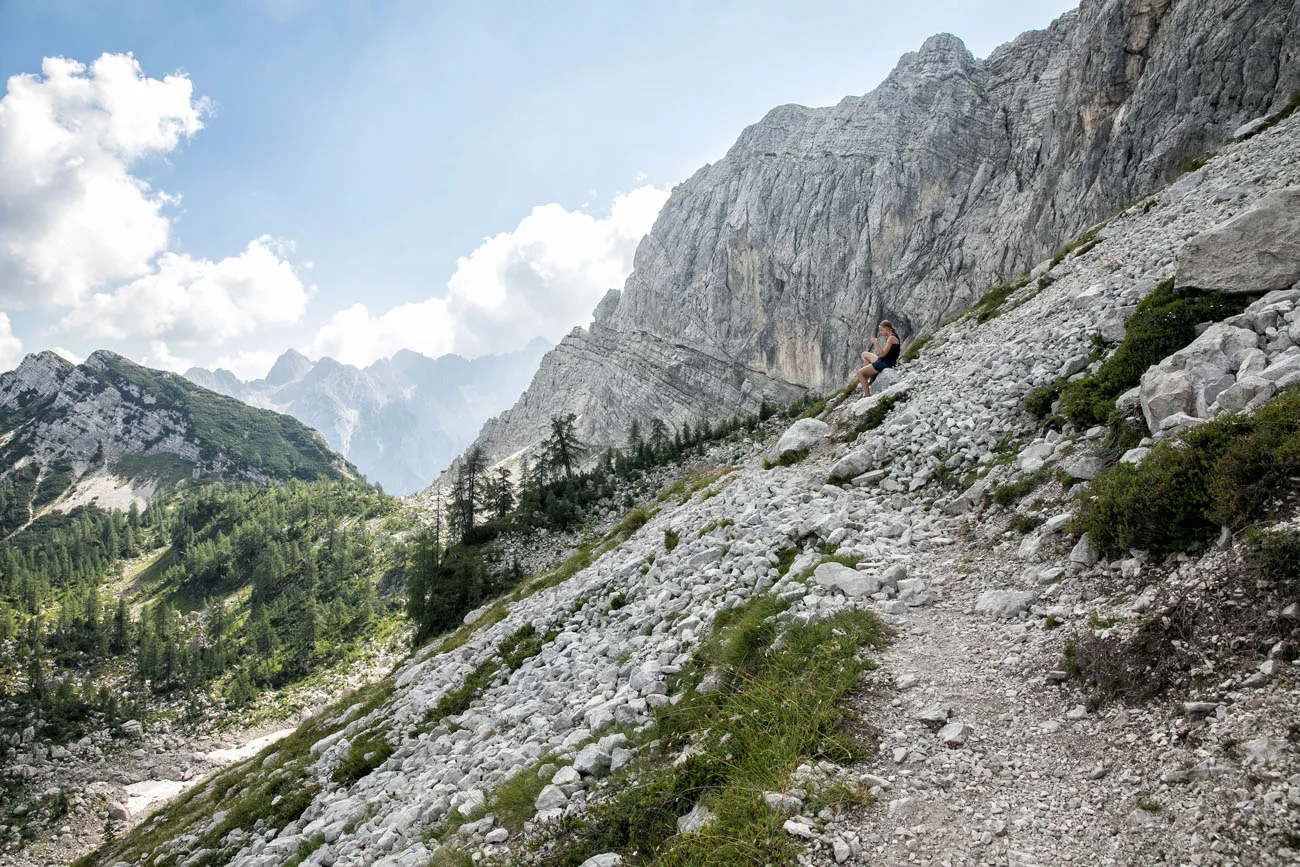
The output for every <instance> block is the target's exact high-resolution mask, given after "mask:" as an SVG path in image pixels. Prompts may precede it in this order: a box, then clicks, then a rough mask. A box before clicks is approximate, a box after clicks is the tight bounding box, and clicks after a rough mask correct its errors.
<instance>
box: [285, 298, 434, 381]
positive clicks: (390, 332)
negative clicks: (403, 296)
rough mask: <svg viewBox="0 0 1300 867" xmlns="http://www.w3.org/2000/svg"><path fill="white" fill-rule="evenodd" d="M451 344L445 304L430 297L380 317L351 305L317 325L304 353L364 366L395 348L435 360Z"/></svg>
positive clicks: (363, 306) (361, 305) (358, 306)
mask: <svg viewBox="0 0 1300 867" xmlns="http://www.w3.org/2000/svg"><path fill="white" fill-rule="evenodd" d="M453 345H454V341H453V335H452V320H451V317H450V316H449V315H448V313H447V302H446V300H445V299H442V298H430V299H429V300H427V301H420V302H417V303H414V304H402V305H400V306H398V307H393V308H392V309H390V310H389V311H388V312H387V313H384V314H383V315H381V316H371V315H370V311H369V310H367V309H366V307H365V305H364V304H353V305H352V306H351V307H347V308H345V309H343V310H340V311H339V312H337V313H335V314H334V315H333V316H332V317H330V321H329V322H327V323H326V324H325V325H323V326H321V328H320V330H319V331H317V332H316V336H315V337H314V338H313V339H312V342H311V346H309V347H308V348H307V350H306V354H307V355H309V356H312V357H314V358H319V357H321V356H325V355H328V356H329V357H330V358H333V359H335V360H336V361H341V362H343V363H344V364H355V365H356V366H358V367H365V366H366V365H368V364H370V363H371V362H373V361H375V360H377V359H380V358H387V357H389V356H391V355H392V354H393V353H394V352H396V351H397V350H399V349H413V350H415V351H416V352H419V353H422V354H424V355H427V356H429V357H430V358H437V357H438V356H439V355H446V354H447V353H448V352H451V351H452V349H453Z"/></svg>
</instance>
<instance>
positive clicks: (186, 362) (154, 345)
mask: <svg viewBox="0 0 1300 867" xmlns="http://www.w3.org/2000/svg"><path fill="white" fill-rule="evenodd" d="M140 364H142V365H144V366H145V367H153V368H156V369H158V370H170V371H172V372H173V373H184V372H185V371H187V370H189V369H190V368H191V367H193V366H194V362H193V361H192V360H191V359H189V358H184V357H182V356H178V355H173V354H172V351H171V349H170V348H168V346H167V344H166V343H164V342H163V341H161V340H153V341H150V343H149V351H148V352H146V353H145V354H144V355H143V356H141V357H140Z"/></svg>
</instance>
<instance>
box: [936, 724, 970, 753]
mask: <svg viewBox="0 0 1300 867" xmlns="http://www.w3.org/2000/svg"><path fill="white" fill-rule="evenodd" d="M974 733H975V729H974V728H972V727H971V726H969V725H967V724H966V723H962V722H954V723H948V724H947V725H946V726H944V727H943V728H941V729H940V730H939V740H941V741H943V745H944V746H946V747H948V748H949V749H957V748H958V747H962V746H965V744H966V741H967V740H969V739H970V736H971V735H972V734H974Z"/></svg>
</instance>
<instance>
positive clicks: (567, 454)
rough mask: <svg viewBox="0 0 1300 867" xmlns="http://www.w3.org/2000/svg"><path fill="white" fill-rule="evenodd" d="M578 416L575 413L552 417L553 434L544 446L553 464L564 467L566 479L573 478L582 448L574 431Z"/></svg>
mask: <svg viewBox="0 0 1300 867" xmlns="http://www.w3.org/2000/svg"><path fill="white" fill-rule="evenodd" d="M577 418H578V417H577V416H576V415H574V414H573V413H568V414H566V415H561V416H554V417H552V418H551V436H550V438H549V439H547V440H546V445H545V447H544V448H545V450H546V455H547V459H548V460H549V461H550V464H551V466H554V467H560V468H563V470H564V477H565V478H566V479H571V478H573V467H574V465H576V464H577V462H578V454H579V450H580V449H581V446H580V445H579V443H578V440H577V437H575V436H574V433H573V424H574V422H575V421H577Z"/></svg>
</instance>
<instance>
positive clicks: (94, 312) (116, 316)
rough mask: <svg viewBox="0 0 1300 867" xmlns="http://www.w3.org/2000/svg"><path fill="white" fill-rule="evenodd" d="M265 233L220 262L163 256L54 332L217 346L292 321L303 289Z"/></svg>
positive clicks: (89, 303) (95, 298) (304, 296)
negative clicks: (151, 267) (148, 271)
mask: <svg viewBox="0 0 1300 867" xmlns="http://www.w3.org/2000/svg"><path fill="white" fill-rule="evenodd" d="M284 253H285V247H284V245H282V244H279V243H277V242H276V241H274V240H272V239H271V238H269V237H265V236H264V237H261V238H258V239H257V240H255V241H252V242H251V243H249V245H248V247H247V248H246V249H245V250H244V251H243V252H242V253H240V254H239V255H238V256H230V257H227V258H225V259H222V260H221V261H219V262H210V261H208V260H206V259H192V258H190V257H189V256H186V255H182V254H177V253H164V254H162V255H161V256H160V257H158V260H157V262H156V264H155V269H154V271H153V273H151V274H148V275H146V276H144V277H140V278H139V279H137V280H133V281H132V282H130V283H127V284H126V285H125V286H122V287H121V288H119V289H117V290H115V291H113V292H100V293H96V294H94V295H92V296H91V297H90V298H89V299H88V300H87V301H86V302H84V303H83V304H81V305H79V306H78V307H77V308H75V309H74V310H72V311H71V312H70V313H68V314H67V315H66V316H64V317H63V319H62V320H61V321H60V322H59V325H58V330H59V331H60V332H63V333H68V334H74V335H77V336H79V337H83V338H97V339H107V340H125V339H128V338H140V337H151V338H157V339H167V340H172V341H179V342H182V343H185V344H189V345H196V346H197V345H208V346H211V345H217V344H219V343H221V342H223V341H226V340H229V339H231V338H234V337H240V336H242V335H245V334H249V333H252V332H254V331H256V330H258V329H259V328H261V327H262V326H265V325H283V324H288V323H290V322H294V321H296V320H297V319H298V317H300V316H301V315H302V313H303V311H304V310H305V309H306V307H307V298H308V296H309V290H308V289H307V287H305V286H303V284H302V281H301V280H300V279H298V275H297V273H295V271H294V269H293V266H292V265H291V264H289V262H288V261H287V260H286V259H285V258H284V255H283V254H284Z"/></svg>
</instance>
